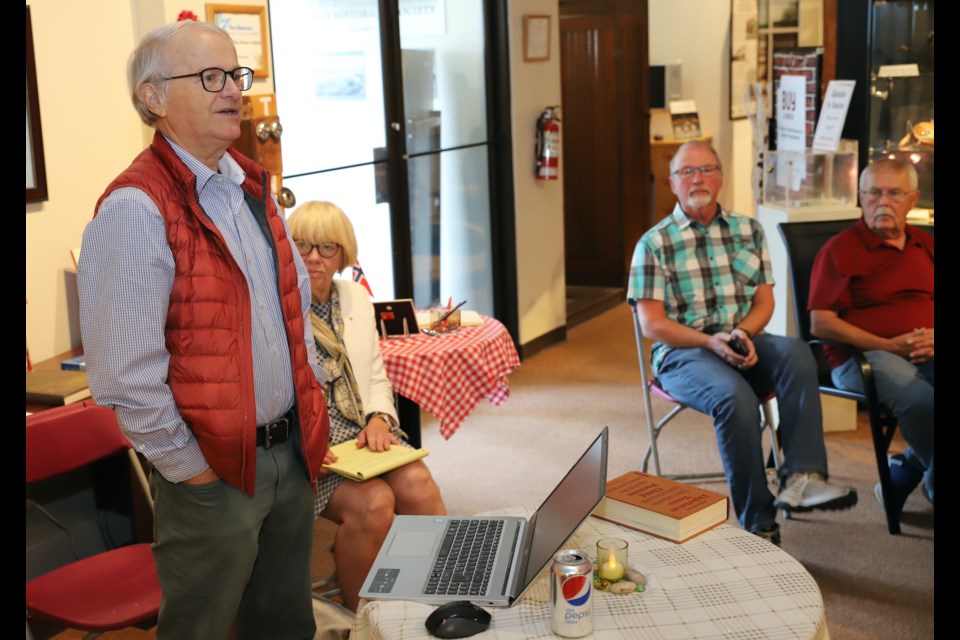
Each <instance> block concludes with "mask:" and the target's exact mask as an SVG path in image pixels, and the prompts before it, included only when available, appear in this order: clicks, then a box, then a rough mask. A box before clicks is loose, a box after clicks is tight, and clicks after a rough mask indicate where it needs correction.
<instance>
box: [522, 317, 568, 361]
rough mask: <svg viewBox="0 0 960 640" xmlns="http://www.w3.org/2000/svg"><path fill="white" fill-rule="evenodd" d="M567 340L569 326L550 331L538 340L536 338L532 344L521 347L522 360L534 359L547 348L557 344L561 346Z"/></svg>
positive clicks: (528, 343)
mask: <svg viewBox="0 0 960 640" xmlns="http://www.w3.org/2000/svg"><path fill="white" fill-rule="evenodd" d="M566 340H567V325H563V326H560V327H557V328H556V329H554V330H552V331H548V332H547V333H545V334H543V335H542V336H540V337H538V338H534V339H533V340H531V341H530V342H527V343H524V344H522V345H520V360H521V361H523V360H526V359H527V358H532V357H533V356H535V355H537V354H538V353H540V352H541V351H543V350H544V349H546V348H547V347H552V346H553V345H555V344H560V343H561V342H565V341H566Z"/></svg>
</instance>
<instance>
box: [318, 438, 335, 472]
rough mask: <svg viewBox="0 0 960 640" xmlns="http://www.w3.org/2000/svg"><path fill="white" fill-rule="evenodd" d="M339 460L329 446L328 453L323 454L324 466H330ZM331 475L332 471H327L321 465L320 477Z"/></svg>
mask: <svg viewBox="0 0 960 640" xmlns="http://www.w3.org/2000/svg"><path fill="white" fill-rule="evenodd" d="M337 460H339V458H338V457H337V456H336V454H335V453H333V451H331V450H330V447H329V445H328V446H327V451H326V452H325V453H324V454H323V464H330V463H332V462H336V461H337ZM329 474H330V469H327V468H325V467H323V466H322V465H321V467H320V471H319V475H321V476H325V475H329Z"/></svg>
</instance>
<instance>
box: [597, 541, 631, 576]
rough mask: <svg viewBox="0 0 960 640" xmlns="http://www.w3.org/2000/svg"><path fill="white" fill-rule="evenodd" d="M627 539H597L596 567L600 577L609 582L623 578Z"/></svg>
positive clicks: (625, 565)
mask: <svg viewBox="0 0 960 640" xmlns="http://www.w3.org/2000/svg"><path fill="white" fill-rule="evenodd" d="M627 547H628V545H627V541H626V540H621V539H620V538H603V539H602V540H599V541H597V567H598V570H599V573H600V577H601V578H602V579H604V580H609V581H610V582H617V581H618V580H623V575H624V573H626V571H627Z"/></svg>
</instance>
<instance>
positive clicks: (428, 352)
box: [380, 316, 520, 439]
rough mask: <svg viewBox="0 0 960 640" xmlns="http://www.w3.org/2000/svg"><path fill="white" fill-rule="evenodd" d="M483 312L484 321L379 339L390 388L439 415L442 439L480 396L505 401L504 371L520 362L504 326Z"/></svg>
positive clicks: (507, 388) (496, 402)
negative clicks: (440, 332)
mask: <svg viewBox="0 0 960 640" xmlns="http://www.w3.org/2000/svg"><path fill="white" fill-rule="evenodd" d="M482 318H483V324H482V325H480V326H475V327H462V328H461V329H460V330H459V331H457V332H456V333H452V334H447V335H441V336H437V337H432V336H427V335H424V334H418V335H415V336H409V337H405V338H388V339H386V340H381V341H380V351H381V352H382V353H383V361H384V364H385V365H386V368H387V377H388V378H390V382H391V384H393V389H394V391H396V392H397V393H400V394H401V395H403V396H406V397H407V398H409V399H410V400H413V401H414V402H416V403H417V404H419V405H420V406H421V407H423V408H424V409H426V410H427V411H429V412H430V413H431V414H433V416H434V417H436V418H437V419H438V420H440V435H442V436H443V437H444V438H446V439H449V438H450V436H452V435H453V434H454V432H456V430H457V429H459V428H460V425H461V424H463V421H464V420H466V418H467V416H468V415H470V412H471V411H473V408H474V407H475V406H477V403H478V402H479V401H480V400H481V399H482V398H486V399H487V400H489V401H490V402H491V403H493V404H494V405H496V406H500V405H501V404H503V402H504V401H505V400H506V399H507V398H508V397H510V382H509V380H508V379H507V376H508V375H509V374H510V372H511V371H513V370H514V369H516V368H517V367H519V366H520V358H519V357H518V356H517V350H516V348H515V347H514V346H513V340H512V339H511V338H510V334H509V333H507V330H506V328H505V327H504V326H503V325H502V324H500V322H498V321H497V320H495V319H493V318H488V317H486V316H482Z"/></svg>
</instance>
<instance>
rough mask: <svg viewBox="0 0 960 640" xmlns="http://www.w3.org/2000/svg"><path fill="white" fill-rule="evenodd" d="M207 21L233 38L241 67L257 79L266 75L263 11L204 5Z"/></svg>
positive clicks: (260, 8) (265, 22) (255, 8)
mask: <svg viewBox="0 0 960 640" xmlns="http://www.w3.org/2000/svg"><path fill="white" fill-rule="evenodd" d="M207 22H209V23H211V24H215V25H217V26H218V27H220V28H221V29H223V30H224V31H226V32H227V33H228V34H230V37H231V38H232V39H233V44H234V46H236V48H237V59H238V60H239V61H240V66H241V67H250V68H251V69H253V75H254V76H255V77H257V78H265V77H267V76H269V75H270V66H269V64H268V61H267V8H266V7H264V6H254V5H243V4H208V5H207Z"/></svg>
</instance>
